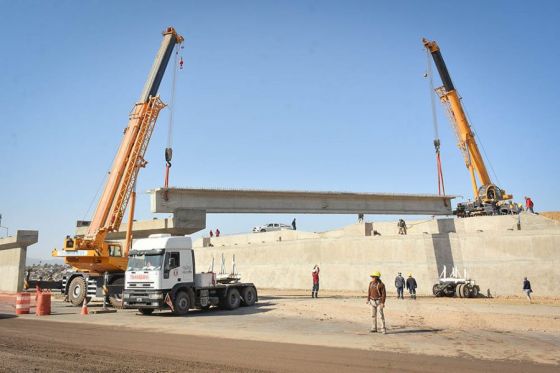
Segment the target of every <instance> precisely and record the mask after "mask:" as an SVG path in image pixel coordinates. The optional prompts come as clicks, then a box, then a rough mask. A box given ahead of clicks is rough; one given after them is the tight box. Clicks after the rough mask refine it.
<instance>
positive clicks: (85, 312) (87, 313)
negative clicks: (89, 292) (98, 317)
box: [81, 298, 89, 315]
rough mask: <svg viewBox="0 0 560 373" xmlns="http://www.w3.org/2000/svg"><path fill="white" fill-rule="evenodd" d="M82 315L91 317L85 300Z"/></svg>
mask: <svg viewBox="0 0 560 373" xmlns="http://www.w3.org/2000/svg"><path fill="white" fill-rule="evenodd" d="M81 314H82V315H89V311H88V309H87V299H86V298H84V304H83V305H82V312H81Z"/></svg>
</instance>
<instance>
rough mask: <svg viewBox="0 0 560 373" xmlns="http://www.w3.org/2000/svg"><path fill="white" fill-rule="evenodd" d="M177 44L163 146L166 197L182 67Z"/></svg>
mask: <svg viewBox="0 0 560 373" xmlns="http://www.w3.org/2000/svg"><path fill="white" fill-rule="evenodd" d="M180 48H181V47H180V46H179V45H176V46H175V53H174V56H173V76H172V78H171V98H170V102H169V122H168V124H167V146H166V148H165V178H164V182H163V186H164V188H165V193H164V198H165V199H167V189H168V188H169V169H170V168H171V159H172V158H173V115H174V112H175V92H176V86H177V68H178V67H179V66H180V68H181V69H182V68H183V58H182V57H181V62H180V63H178V58H179V49H180Z"/></svg>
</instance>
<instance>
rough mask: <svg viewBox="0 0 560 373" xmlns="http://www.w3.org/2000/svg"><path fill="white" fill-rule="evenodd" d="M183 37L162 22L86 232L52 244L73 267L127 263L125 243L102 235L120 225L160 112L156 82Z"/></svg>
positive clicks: (118, 267)
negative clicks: (152, 56)
mask: <svg viewBox="0 0 560 373" xmlns="http://www.w3.org/2000/svg"><path fill="white" fill-rule="evenodd" d="M183 40H184V39H183V37H182V36H181V35H179V34H177V32H176V31H175V29H174V28H173V27H169V28H167V30H166V31H165V32H164V33H163V40H162V42H161V46H160V48H159V50H158V52H157V55H156V58H155V60H154V63H153V65H152V68H151V70H150V73H149V74H148V79H147V80H146V83H145V85H144V88H143V90H142V94H141V95H140V99H139V100H138V102H137V103H136V104H135V105H134V107H133V109H132V111H131V113H130V116H129V121H128V125H127V127H126V128H125V130H124V135H123V138H122V141H121V144H120V146H119V149H118V151H117V154H116V156H115V158H114V161H113V165H112V167H111V170H110V172H109V177H108V179H107V182H106V184H105V187H104V189H103V193H102V195H101V197H100V199H99V202H98V204H97V208H96V210H95V213H94V215H93V219H92V221H91V223H90V225H89V227H88V231H87V233H86V235H85V236H84V237H76V238H75V240H66V242H65V244H64V247H63V249H64V251H65V254H63V255H59V253H58V252H57V251H56V250H53V256H64V257H65V258H66V262H67V263H68V264H70V265H72V266H73V267H74V268H76V269H78V270H81V271H91V272H98V273H102V272H104V271H124V270H125V269H126V263H127V260H128V259H127V258H126V251H127V248H125V250H124V251H123V250H122V247H121V246H120V244H116V243H108V242H106V241H105V239H106V237H107V234H108V233H109V232H113V231H117V230H118V229H119V227H120V224H121V222H122V219H123V216H124V213H125V211H126V208H127V205H128V202H129V200H130V197H131V195H132V194H133V190H134V186H135V183H136V178H137V176H138V171H139V169H140V168H141V167H144V166H145V165H146V163H147V162H146V161H145V160H144V154H145V152H146V149H147V147H148V143H149V141H150V137H151V135H152V132H153V129H154V126H155V123H156V120H157V118H158V115H159V112H160V110H161V109H163V108H164V107H165V104H164V103H163V102H162V101H161V99H160V98H159V96H158V95H157V92H158V88H159V85H160V83H161V81H162V79H163V75H164V73H165V69H166V67H167V64H168V62H169V59H170V57H171V54H172V53H173V49H174V47H175V45H176V44H180V43H182V42H183Z"/></svg>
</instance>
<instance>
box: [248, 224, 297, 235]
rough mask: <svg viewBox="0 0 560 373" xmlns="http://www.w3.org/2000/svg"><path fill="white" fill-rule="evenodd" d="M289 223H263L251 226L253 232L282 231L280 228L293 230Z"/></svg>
mask: <svg viewBox="0 0 560 373" xmlns="http://www.w3.org/2000/svg"><path fill="white" fill-rule="evenodd" d="M293 229H294V228H292V226H291V225H287V224H280V223H269V224H265V225H260V226H258V227H254V228H253V233H259V232H274V231H282V230H293Z"/></svg>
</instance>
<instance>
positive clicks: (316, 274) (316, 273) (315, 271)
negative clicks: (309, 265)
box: [311, 264, 320, 298]
mask: <svg viewBox="0 0 560 373" xmlns="http://www.w3.org/2000/svg"><path fill="white" fill-rule="evenodd" d="M319 272H320V269H319V266H318V265H317V264H315V267H313V272H311V276H312V277H313V288H312V289H311V298H318V297H319V296H318V293H319Z"/></svg>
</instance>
